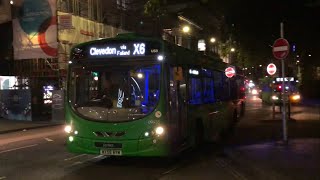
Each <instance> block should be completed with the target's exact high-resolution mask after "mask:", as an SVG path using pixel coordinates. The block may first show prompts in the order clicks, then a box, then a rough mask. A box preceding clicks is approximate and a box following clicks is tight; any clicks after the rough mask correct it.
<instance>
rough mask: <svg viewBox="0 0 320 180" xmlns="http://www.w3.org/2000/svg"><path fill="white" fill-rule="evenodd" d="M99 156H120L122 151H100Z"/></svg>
mask: <svg viewBox="0 0 320 180" xmlns="http://www.w3.org/2000/svg"><path fill="white" fill-rule="evenodd" d="M100 154H101V155H108V156H121V155H122V150H121V149H101V150H100Z"/></svg>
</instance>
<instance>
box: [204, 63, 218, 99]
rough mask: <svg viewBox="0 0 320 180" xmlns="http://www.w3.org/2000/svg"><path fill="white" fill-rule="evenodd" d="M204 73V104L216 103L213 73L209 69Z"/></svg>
mask: <svg viewBox="0 0 320 180" xmlns="http://www.w3.org/2000/svg"><path fill="white" fill-rule="evenodd" d="M203 72H204V73H203V75H204V77H203V102H204V103H213V102H215V97H214V81H213V76H212V74H213V73H212V71H211V70H208V69H205V70H203Z"/></svg>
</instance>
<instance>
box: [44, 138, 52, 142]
mask: <svg viewBox="0 0 320 180" xmlns="http://www.w3.org/2000/svg"><path fill="white" fill-rule="evenodd" d="M44 139H45V140H47V141H49V142H51V141H53V140H52V139H50V138H44Z"/></svg>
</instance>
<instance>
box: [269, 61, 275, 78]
mask: <svg viewBox="0 0 320 180" xmlns="http://www.w3.org/2000/svg"><path fill="white" fill-rule="evenodd" d="M267 72H268V74H269V75H271V76H272V75H274V74H275V73H276V72H277V67H276V65H275V64H273V63H270V64H269V65H268V66H267Z"/></svg>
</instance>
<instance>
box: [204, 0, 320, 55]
mask: <svg viewBox="0 0 320 180" xmlns="http://www.w3.org/2000/svg"><path fill="white" fill-rule="evenodd" d="M205 3H208V4H210V8H212V9H214V8H216V7H217V5H218V8H219V9H220V11H221V12H222V13H224V14H225V15H226V19H227V23H228V24H229V26H231V24H234V26H233V29H232V32H234V33H235V34H236V39H237V40H238V42H239V43H240V45H241V46H242V48H243V49H245V50H247V51H249V52H251V53H253V54H254V55H255V56H256V57H260V58H263V59H264V60H262V61H267V58H272V53H271V47H270V45H271V46H272V45H273V42H274V41H275V40H276V39H277V38H279V37H280V22H283V23H284V37H285V38H286V39H287V40H288V41H289V43H290V45H293V44H295V45H296V47H297V48H296V49H297V52H296V53H297V54H309V53H310V54H312V55H313V56H317V57H320V54H319V52H320V49H319V48H318V47H319V43H320V0H305V1H303V0H300V1H297V0H268V1H265V0H225V1H223V2H218V0H212V1H210V0H208V1H207V2H205ZM231 27H232V26H231Z"/></svg>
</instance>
